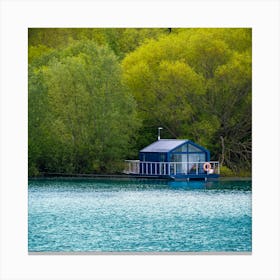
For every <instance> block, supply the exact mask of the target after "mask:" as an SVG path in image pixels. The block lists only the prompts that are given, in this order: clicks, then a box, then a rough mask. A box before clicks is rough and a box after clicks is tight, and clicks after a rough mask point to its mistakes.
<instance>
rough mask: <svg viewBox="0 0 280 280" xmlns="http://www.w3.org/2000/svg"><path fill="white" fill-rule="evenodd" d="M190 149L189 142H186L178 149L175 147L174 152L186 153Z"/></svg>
mask: <svg viewBox="0 0 280 280" xmlns="http://www.w3.org/2000/svg"><path fill="white" fill-rule="evenodd" d="M187 151H188V144H185V145H183V146H181V147H179V148H177V149H175V150H174V151H173V152H174V153H186V152H187Z"/></svg>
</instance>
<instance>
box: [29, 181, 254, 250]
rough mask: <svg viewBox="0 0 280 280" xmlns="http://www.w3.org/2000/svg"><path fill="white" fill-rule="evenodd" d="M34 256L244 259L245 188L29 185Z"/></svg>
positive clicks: (247, 241) (247, 184)
mask: <svg viewBox="0 0 280 280" xmlns="http://www.w3.org/2000/svg"><path fill="white" fill-rule="evenodd" d="M28 190H29V192H28V193H29V199H28V206H29V208H28V216H29V217H28V247H29V251H39V252H51V251H55V252H75V251H77V252H81V251H83V252H225V251H227V252H232V251H241V252H246V251H251V247H252V244H251V243H252V240H251V239H252V228H251V225H252V219H251V216H252V215H251V214H252V213H251V181H214V182H204V181H190V182H181V181H156V180H153V181H151V180H136V179H134V180H92V179H87V180H79V179H73V180H72V179H67V180H65V179H59V180H54V179H52V180H30V182H29V188H28Z"/></svg>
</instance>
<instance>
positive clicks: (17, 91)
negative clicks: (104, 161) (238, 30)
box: [0, 0, 280, 280]
mask: <svg viewBox="0 0 280 280" xmlns="http://www.w3.org/2000/svg"><path fill="white" fill-rule="evenodd" d="M0 4H1V6H0V8H1V10H0V13H1V14H0V20H1V22H0V27H1V60H0V61H1V83H0V86H1V99H0V101H1V103H0V106H1V111H0V113H1V117H0V121H1V125H0V128H1V151H0V155H1V169H0V170H1V174H0V179H1V189H0V191H1V192H0V222H1V224H0V230H1V232H0V234H1V235H0V250H1V251H0V279H3V280H4V279H5V280H6V279H29V280H32V279H36V280H37V279H217V280H218V279H223V280H224V279H262V280H263V279H267V280H269V279H280V271H279V264H280V258H279V256H280V254H279V237H280V232H279V221H280V217H279V212H280V211H279V204H280V203H279V186H280V184H279V158H278V157H277V156H279V155H280V154H279V143H280V141H279V127H280V126H279V77H280V75H279V50H280V48H279V34H280V32H279V31H280V30H279V2H278V1H277V0H259V1H257V0H256V1H253V0H244V1H239V0H237V1H230V0H229V1H226V0H223V1H212V0H205V1H200V0H196V1H178V0H175V1H160V0H154V1H142V2H140V1H133V0H131V1H118V0H115V1H107V0H105V1H78V0H75V1H53V0H51V1H38V0H37V1H26V0H19V1H13V0H10V1H8V0H0ZM176 26H178V27H252V28H253V254H252V255H242V256H240V255H174V256H172V255H163V256H158V255H157V256H152V255H145V256H143V255H141V256H140V255H135V256H131V255H122V256H116V255H111V256H109V255H105V256H97V255H67V256H65V255H51V256H48V255H40V256H38V255H28V249H27V28H28V27H176ZM265 145H268V146H269V148H270V149H269V151H270V152H272V151H273V154H274V155H275V158H273V159H270V158H269V159H268V162H267V164H268V165H270V166H269V168H270V171H271V174H267V172H265V173H263V170H267V169H266V168H267V166H265V168H264V166H263V161H265V160H267V151H268V150H267V148H266V149H263V148H265Z"/></svg>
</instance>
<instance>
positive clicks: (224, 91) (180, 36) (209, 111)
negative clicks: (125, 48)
mask: <svg viewBox="0 0 280 280" xmlns="http://www.w3.org/2000/svg"><path fill="white" fill-rule="evenodd" d="M172 33H173V32H172ZM172 33H171V34H169V35H168V36H164V37H160V38H159V39H157V40H155V39H153V40H149V41H147V42H146V43H145V44H143V45H141V46H140V47H139V48H138V49H136V50H135V51H134V52H132V53H129V54H128V55H127V56H126V57H125V59H124V60H123V62H122V67H123V73H124V74H123V80H124V83H125V84H126V85H127V86H128V87H129V88H130V89H131V92H133V94H134V97H135V98H136V100H137V104H138V109H139V111H140V114H141V117H142V118H143V123H144V124H145V125H146V126H147V127H146V129H147V130H148V131H150V129H149V127H150V128H152V129H154V131H155V129H156V127H157V126H163V127H165V128H166V130H167V131H168V132H169V133H168V134H169V135H167V136H169V137H172V138H188V139H193V140H194V141H197V142H199V143H201V144H202V145H205V146H206V147H209V148H210V149H211V151H212V152H213V156H215V157H219V158H220V160H221V161H222V163H224V164H226V165H227V166H228V167H230V168H233V169H234V168H235V169H236V168H239V167H240V166H241V167H246V168H249V166H250V164H249V163H250V162H251V148H250V147H251V117H250V116H251V115H250V114H251V30H250V29H182V30H179V31H178V32H175V33H173V34H172ZM248 115H249V117H248ZM245 120H246V121H245ZM143 130H145V129H143ZM140 142H141V143H142V142H143V141H142V140H140Z"/></svg>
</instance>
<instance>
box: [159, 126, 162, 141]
mask: <svg viewBox="0 0 280 280" xmlns="http://www.w3.org/2000/svg"><path fill="white" fill-rule="evenodd" d="M162 129H163V128H162V127H158V140H160V131H161V130H162Z"/></svg>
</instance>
